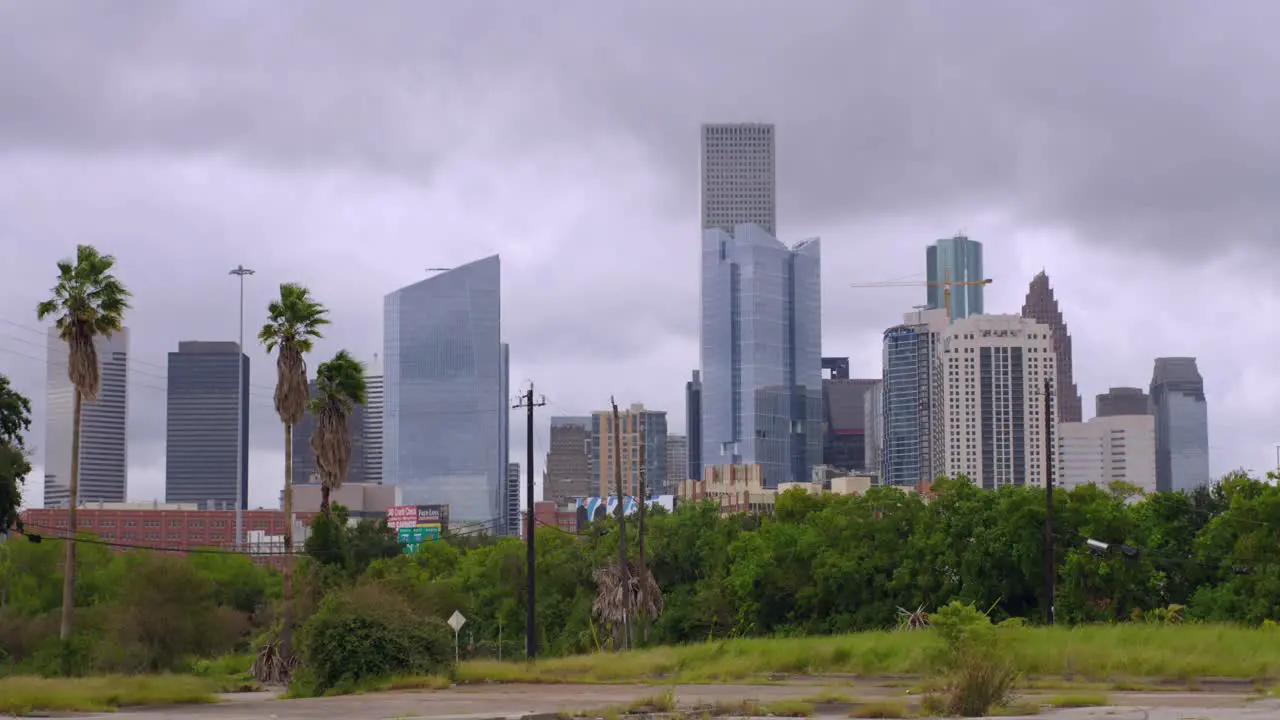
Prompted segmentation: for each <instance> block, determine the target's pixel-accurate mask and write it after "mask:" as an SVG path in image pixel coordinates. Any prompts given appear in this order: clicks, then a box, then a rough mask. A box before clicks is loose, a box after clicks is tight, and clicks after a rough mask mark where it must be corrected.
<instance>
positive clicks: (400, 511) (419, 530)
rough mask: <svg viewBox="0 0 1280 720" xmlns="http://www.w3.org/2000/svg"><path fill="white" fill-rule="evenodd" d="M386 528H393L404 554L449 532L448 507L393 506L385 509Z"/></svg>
mask: <svg viewBox="0 0 1280 720" xmlns="http://www.w3.org/2000/svg"><path fill="white" fill-rule="evenodd" d="M387 527H389V528H394V529H395V531H396V537H397V538H398V539H399V540H400V544H401V545H403V546H404V549H405V552H408V553H412V552H415V551H416V550H417V549H418V546H419V545H421V544H422V543H424V542H433V541H435V540H439V539H440V536H441V535H444V534H445V533H447V532H449V506H448V505H393V506H391V507H389V508H387Z"/></svg>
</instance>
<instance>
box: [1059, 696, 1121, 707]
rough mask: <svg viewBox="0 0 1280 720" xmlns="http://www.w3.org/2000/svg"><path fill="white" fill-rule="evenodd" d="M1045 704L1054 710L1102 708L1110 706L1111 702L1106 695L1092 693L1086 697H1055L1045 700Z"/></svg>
mask: <svg viewBox="0 0 1280 720" xmlns="http://www.w3.org/2000/svg"><path fill="white" fill-rule="evenodd" d="M1045 704H1046V705H1052V706H1054V707H1056V708H1086V707H1102V706H1104V705H1110V704H1111V702H1110V700H1109V699H1108V698H1107V696H1106V695H1103V694H1101V693H1092V694H1088V695H1055V696H1054V697H1051V698H1049V699H1048V700H1046V701H1045Z"/></svg>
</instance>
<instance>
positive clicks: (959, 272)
mask: <svg viewBox="0 0 1280 720" xmlns="http://www.w3.org/2000/svg"><path fill="white" fill-rule="evenodd" d="M925 267H926V271H927V275H928V279H929V282H930V283H932V284H930V285H929V286H928V288H927V297H926V301H927V304H928V307H929V308H930V309H934V308H941V307H942V306H943V304H944V303H943V299H944V296H945V290H946V288H944V287H943V286H942V285H941V284H938V283H944V282H947V281H950V282H972V281H975V280H982V279H984V278H983V275H982V243H980V242H978V241H977V240H970V239H969V238H967V237H965V236H964V235H956V236H955V237H950V238H943V239H941V240H939V241H937V242H935V243H934V244H933V245H930V246H929V247H928V248H927V249H926V250H925ZM983 289H984V286H982V285H956V286H953V287H952V288H951V321H952V322H955V321H956V320H960V319H963V318H967V317H969V316H970V315H981V314H982V313H983V305H982V291H983Z"/></svg>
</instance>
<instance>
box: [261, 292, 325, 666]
mask: <svg viewBox="0 0 1280 720" xmlns="http://www.w3.org/2000/svg"><path fill="white" fill-rule="evenodd" d="M328 313H329V311H328V310H327V309H326V308H325V307H324V306H323V305H321V304H320V303H318V302H316V301H315V299H314V298H312V297H311V291H310V290H308V289H307V288H305V287H303V286H302V285H299V284H297V283H283V284H281V285H280V297H279V298H278V299H276V300H272V301H271V304H270V305H268V306H267V323H266V324H265V325H263V326H262V330H261V331H260V332H259V333H258V340H260V341H262V344H263V345H264V346H265V347H266V348H267V352H269V353H270V352H274V353H276V392H275V406H276V414H277V415H279V416H280V422H281V423H283V424H284V502H283V506H284V507H283V509H284V517H285V522H284V546H285V549H286V551H287V552H288V553H290V554H289V555H287V556H286V557H285V563H284V588H283V589H284V592H283V595H284V597H283V599H282V600H283V604H284V611H283V613H281V619H280V620H281V628H280V653H281V656H282V657H283V658H284V659H285V661H286V662H291V660H290V659H291V658H292V657H293V607H292V603H293V555H292V552H293V426H294V425H297V424H298V422H299V421H300V420H302V414H303V412H305V411H306V408H307V361H306V358H305V355H306V354H307V353H309V352H311V347H312V342H313V341H314V340H315V339H317V338H322V337H324V335H323V334H321V332H320V328H322V327H324V326H325V325H328V324H329V318H327V317H325V316H326V315H328Z"/></svg>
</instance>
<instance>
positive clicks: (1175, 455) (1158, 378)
mask: <svg viewBox="0 0 1280 720" xmlns="http://www.w3.org/2000/svg"><path fill="white" fill-rule="evenodd" d="M1151 410H1152V414H1153V415H1155V416H1156V490H1158V491H1160V492H1176V491H1178V490H1194V489H1195V488H1196V487H1198V486H1201V485H1208V484H1209V481H1210V476H1209V406H1208V404H1207V402H1206V400H1205V395H1204V378H1203V377H1201V375H1200V369H1199V368H1198V367H1197V366H1196V359H1195V358H1191V357H1164V358H1156V364H1155V370H1154V372H1152V374H1151Z"/></svg>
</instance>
